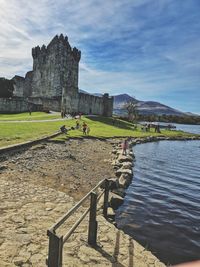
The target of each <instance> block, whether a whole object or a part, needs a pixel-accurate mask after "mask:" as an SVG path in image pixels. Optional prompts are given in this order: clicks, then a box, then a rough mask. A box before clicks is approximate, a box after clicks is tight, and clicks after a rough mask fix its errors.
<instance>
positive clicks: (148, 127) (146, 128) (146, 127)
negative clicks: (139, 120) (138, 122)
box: [141, 123, 151, 132]
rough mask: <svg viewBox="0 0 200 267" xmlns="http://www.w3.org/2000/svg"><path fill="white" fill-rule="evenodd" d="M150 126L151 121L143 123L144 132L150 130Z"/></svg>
mask: <svg viewBox="0 0 200 267" xmlns="http://www.w3.org/2000/svg"><path fill="white" fill-rule="evenodd" d="M150 128H151V124H150V123H146V124H145V125H143V126H142V127H141V130H142V132H150Z"/></svg>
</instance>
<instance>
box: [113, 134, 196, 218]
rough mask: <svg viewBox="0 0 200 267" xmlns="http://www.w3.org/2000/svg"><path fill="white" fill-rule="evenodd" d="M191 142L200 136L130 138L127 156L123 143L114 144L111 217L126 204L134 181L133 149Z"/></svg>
mask: <svg viewBox="0 0 200 267" xmlns="http://www.w3.org/2000/svg"><path fill="white" fill-rule="evenodd" d="M163 140H165V141H189V140H200V137H199V136H192V137H187V138H185V137H164V136H159V137H155V136H149V137H144V138H129V149H128V150H127V153H126V155H122V148H121V143H119V142H118V143H115V144H113V151H112V166H113V168H114V171H115V175H116V177H115V178H112V179H110V180H109V181H110V189H111V191H112V193H111V198H110V208H111V209H110V210H109V212H110V215H111V214H112V216H113V217H114V214H115V210H116V209H118V208H119V207H120V206H121V205H122V204H123V202H124V197H125V194H126V193H125V191H126V189H127V188H128V187H129V185H130V184H131V182H132V179H133V167H134V159H135V155H134V153H133V151H132V150H133V149H132V148H133V147H134V146H135V145H137V144H143V143H148V142H158V141H163Z"/></svg>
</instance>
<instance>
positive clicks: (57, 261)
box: [47, 230, 63, 267]
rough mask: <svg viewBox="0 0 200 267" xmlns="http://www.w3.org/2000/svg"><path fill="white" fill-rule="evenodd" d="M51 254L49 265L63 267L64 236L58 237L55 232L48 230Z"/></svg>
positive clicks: (48, 260) (49, 266)
mask: <svg viewBox="0 0 200 267" xmlns="http://www.w3.org/2000/svg"><path fill="white" fill-rule="evenodd" d="M47 235H48V236H49V254H48V259H47V266H48V267H62V251H63V236H61V237H58V236H57V235H56V234H55V233H53V232H52V231H50V230H48V231H47Z"/></svg>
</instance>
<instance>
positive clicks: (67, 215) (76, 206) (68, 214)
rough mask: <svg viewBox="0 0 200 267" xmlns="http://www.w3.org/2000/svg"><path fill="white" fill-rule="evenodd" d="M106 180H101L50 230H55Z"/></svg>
mask: <svg viewBox="0 0 200 267" xmlns="http://www.w3.org/2000/svg"><path fill="white" fill-rule="evenodd" d="M104 182H105V180H101V181H100V182H99V183H98V184H97V185H96V186H95V187H94V188H93V189H92V190H91V191H90V192H88V193H87V195H85V196H84V197H83V198H82V199H81V200H80V201H79V202H78V203H77V204H76V205H75V206H74V207H72V208H71V209H70V210H69V211H68V212H67V213H66V214H65V215H64V216H63V217H61V218H60V219H59V220H58V221H57V222H56V223H55V224H54V225H53V226H52V227H51V228H50V229H49V230H50V231H52V232H55V231H56V229H58V228H59V227H60V226H61V225H62V224H63V223H64V222H65V221H66V220H67V219H68V218H69V217H70V216H71V215H72V213H73V212H75V211H76V210H77V209H78V208H79V207H80V206H81V205H82V204H83V203H84V202H85V201H86V199H87V198H88V197H89V196H90V194H91V193H92V192H93V191H95V190H96V189H97V188H98V187H99V186H101V185H102V184H103V183H104Z"/></svg>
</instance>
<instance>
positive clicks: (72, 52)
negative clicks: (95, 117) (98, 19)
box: [13, 34, 113, 116]
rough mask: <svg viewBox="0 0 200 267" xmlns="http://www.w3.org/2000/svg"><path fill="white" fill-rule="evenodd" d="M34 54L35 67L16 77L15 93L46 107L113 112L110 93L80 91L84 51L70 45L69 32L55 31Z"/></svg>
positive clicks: (73, 110) (95, 112)
mask: <svg viewBox="0 0 200 267" xmlns="http://www.w3.org/2000/svg"><path fill="white" fill-rule="evenodd" d="M32 57H33V70H32V71H29V72H27V74H26V76H25V78H23V77H20V76H15V77H14V78H13V80H14V82H15V85H14V87H15V91H14V93H15V96H18V97H26V98H28V101H29V102H31V103H33V104H38V105H40V106H42V107H43V108H44V109H45V110H56V111H60V110H63V111H65V112H67V113H75V112H83V113H86V114H88V113H93V114H100V115H105V116H111V115H112V102H113V100H112V99H111V98H109V96H108V94H105V95H104V97H97V96H93V95H89V94H82V93H79V90H78V75H79V61H80V58H81V51H79V50H78V49H77V48H76V47H74V48H72V47H71V46H70V44H69V42H68V37H67V36H66V37H64V36H63V34H61V35H60V36H57V35H56V36H55V37H54V38H53V39H52V41H51V42H50V43H49V44H48V46H45V45H43V46H42V47H39V46H36V47H35V48H33V49H32Z"/></svg>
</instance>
